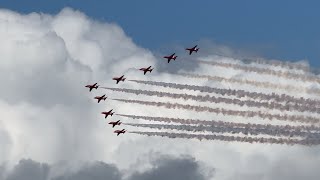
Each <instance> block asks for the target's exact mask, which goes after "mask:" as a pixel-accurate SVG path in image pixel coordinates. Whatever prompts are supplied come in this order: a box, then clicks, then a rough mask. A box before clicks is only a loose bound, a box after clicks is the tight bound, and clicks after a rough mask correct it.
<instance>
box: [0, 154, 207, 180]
mask: <svg viewBox="0 0 320 180" xmlns="http://www.w3.org/2000/svg"><path fill="white" fill-rule="evenodd" d="M61 166H62V167H67V166H68V165H67V164H65V163H59V164H53V165H49V164H47V163H39V162H36V161H33V160H31V159H22V160H20V161H19V163H18V164H16V165H15V166H14V168H13V169H12V170H11V171H10V172H8V174H7V175H6V177H4V176H3V179H5V180H87V179H91V180H105V179H109V180H122V179H127V180H135V179H175V180H183V179H199V180H202V179H205V178H206V177H205V176H204V175H203V174H202V173H201V169H200V164H199V163H198V162H196V160H195V159H194V158H191V157H185V156H183V157H168V156H160V157H157V158H156V159H152V163H151V168H150V169H148V170H146V171H144V172H134V173H133V174H131V175H128V177H124V176H123V174H124V173H125V172H121V171H120V170H119V169H118V168H117V167H116V166H115V165H113V164H107V163H104V162H101V161H96V162H91V163H85V164H83V165H81V166H80V167H78V168H77V169H68V170H63V171H61ZM0 172H1V171H0Z"/></svg>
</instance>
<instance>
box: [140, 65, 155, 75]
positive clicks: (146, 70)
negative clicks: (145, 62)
mask: <svg viewBox="0 0 320 180" xmlns="http://www.w3.org/2000/svg"><path fill="white" fill-rule="evenodd" d="M139 70H140V71H143V72H144V73H143V74H144V75H146V73H147V72H148V71H149V72H150V73H151V71H152V70H153V68H152V69H151V66H149V67H147V68H141V69H139Z"/></svg>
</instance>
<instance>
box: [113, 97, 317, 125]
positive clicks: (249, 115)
mask: <svg viewBox="0 0 320 180" xmlns="http://www.w3.org/2000/svg"><path fill="white" fill-rule="evenodd" d="M112 100H116V101H121V102H125V103H135V104H142V105H148V106H157V107H165V108H167V109H185V110H192V111H196V112H210V113H216V114H220V113H221V114H223V115H230V116H241V117H246V118H252V117H260V118H262V119H269V120H273V119H274V120H282V121H291V122H301V123H319V119H317V118H314V117H310V116H300V115H280V114H267V113H263V112H261V111H237V110H227V109H223V108H211V107H207V106H193V105H185V104H179V103H168V102H154V101H140V100H128V99H112Z"/></svg>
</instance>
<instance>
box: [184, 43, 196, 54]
mask: <svg viewBox="0 0 320 180" xmlns="http://www.w3.org/2000/svg"><path fill="white" fill-rule="evenodd" d="M197 46H198V45H195V46H194V47H193V48H186V50H187V51H189V55H191V54H192V52H193V51H194V52H198V50H199V48H197Z"/></svg>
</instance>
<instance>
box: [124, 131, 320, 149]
mask: <svg viewBox="0 0 320 180" xmlns="http://www.w3.org/2000/svg"><path fill="white" fill-rule="evenodd" d="M129 133H134V134H141V135H147V136H162V137H168V138H184V139H198V140H203V139H206V140H220V141H229V142H230V141H238V142H248V143H254V142H255V143H263V144H287V145H295V144H299V145H306V146H312V145H319V144H320V140H319V139H303V140H298V139H289V138H286V139H285V138H264V137H239V136H225V135H215V134H213V135H208V134H186V133H168V132H143V131H130V132H129Z"/></svg>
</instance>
